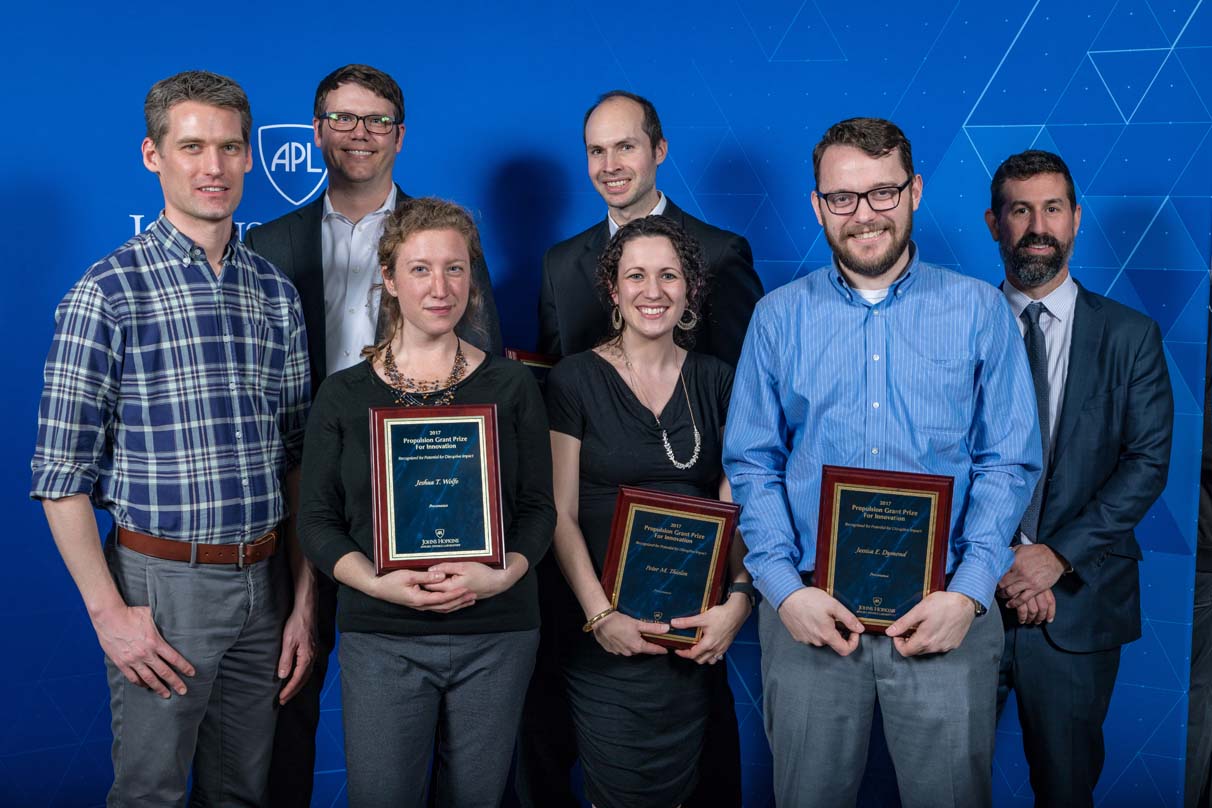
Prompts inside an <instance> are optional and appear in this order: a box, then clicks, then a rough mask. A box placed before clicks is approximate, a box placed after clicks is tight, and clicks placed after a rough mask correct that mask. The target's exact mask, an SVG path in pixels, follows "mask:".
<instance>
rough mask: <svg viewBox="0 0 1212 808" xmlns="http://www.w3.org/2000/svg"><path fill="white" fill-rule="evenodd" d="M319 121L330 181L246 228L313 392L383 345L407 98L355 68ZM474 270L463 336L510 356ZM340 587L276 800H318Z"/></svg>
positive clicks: (323, 591) (328, 584)
mask: <svg viewBox="0 0 1212 808" xmlns="http://www.w3.org/2000/svg"><path fill="white" fill-rule="evenodd" d="M312 126H313V128H314V129H315V143H316V146H317V147H319V149H320V150H321V153H322V154H323V156H324V165H325V166H326V167H327V168H328V188H327V190H326V191H325V193H324V194H323V195H322V196H320V197H319V198H318V199H316V201H315V202H312V203H311V204H309V205H307V206H305V207H302V208H298V209H297V210H293V211H291V212H290V213H287V214H286V215H284V216H282V217H280V218H277V219H274V220H273V221H272V222H267V223H265V224H263V225H261V226H260V227H256V228H253V229H251V230H249V231H248V235H247V236H246V237H245V242H246V243H247V244H248V246H249V247H250V248H252V249H253V250H254V251H255V252H258V253H260V254H261V255H262V256H264V257H265V258H268V259H269V260H270V261H271V262H272V263H273V264H274V265H275V266H277V267H278V268H279V269H280V270H282V272H283V273H285V275H286V276H287V277H288V278H290V279H291V280H292V281H293V282H294V284H295V287H296V288H297V289H298V290H299V297H300V298H301V299H302V303H303V318H304V320H305V321H306V324H307V334H308V350H309V353H310V356H311V376H312V390H313V391H314V390H316V389H318V388H319V386H320V382H321V381H322V380H323V379H324V378H325V377H326V376H327V375H328V374H330V373H335V372H336V371H338V370H342V369H343V368H347V367H349V366H351V365H353V364H356V363H357V362H359V361H361V350H362V348H363V347H364V346H366V345H371V344H373V343H374V342H375V336H376V333H377V329H378V322H377V314H378V309H379V305H378V300H377V298H376V296H375V293H374V285H375V284H376V283H378V282H379V281H380V275H379V259H378V245H379V237H380V235H381V234H382V232H383V224H384V222H385V221H386V219H387V217H388V216H389V215H390V214H391V212H392V211H393V210H395V209H396V208H399V207H401V206H403V205H406V204H408V200H409V198H410V197H409V196H408V195H407V194H405V193H404V191H403V190H401V189H400V187H399V186H397V185H395V184H394V183H393V182H392V169H393V168H394V166H395V161H396V155H397V154H398V153H399V151H400V147H401V146H402V145H403V143H404V95H403V93H402V92H401V91H400V85H399V84H397V83H396V81H395V79H393V78H392V77H391V76H389V75H387V74H386V73H384V72H383V71H381V70H377V69H375V68H373V67H369V66H367V65H357V64H354V65H346V66H345V67H341V68H338V69H337V70H335V71H333V72H332V73H330V74H329V75H328V76H326V77H325V78H324V80H323V81H321V82H320V86H319V87H318V88H317V89H316V99H315V111H314V119H313V120H312ZM472 277H473V278H474V282H475V284H476V285H477V286H478V287H479V289H480V291H481V292H482V295H483V302H484V305H483V306H482V319H481V321H479V322H476V323H467V322H464V323H461V324H460V326H459V329H458V333H459V335H460V336H461V337H463V338H464V339H466V340H468V341H469V342H471V343H473V344H474V345H476V346H477V347H479V348H481V349H482V350H484V351H488V352H491V353H497V354H499V353H501V327H500V322H499V321H498V319H497V308H496V303H495V301H494V299H493V295H492V282H491V280H490V279H489V276H488V270H487V268H486V267H485V266H484V264H483V263H482V262H479V263H477V264H476V265H475V266H473V267H472ZM335 616H336V584H334V583H333V582H332V581H331V580H329V579H328V578H326V577H324V576H319V580H318V581H317V614H316V630H317V646H318V647H317V649H316V663H315V669H314V670H313V672H312V676H311V679H310V680H309V681H308V684H307V686H306V688H305V689H304V690H303V691H302V692H300V693H299V695H298V696H296V697H295V698H294V700H293V701H290V702H288V703H287V704H286V705H285V706H284V707H282V709H281V710H280V711H279V713H278V721H277V729H276V732H275V736H274V754H273V761H272V764H271V767H270V779H269V804H270V805H272V806H275V808H278V807H279V806H299V807H300V808H306V806H308V805H310V804H311V791H312V780H313V776H314V769H315V760H316V727H317V726H319V722H320V693H321V690H322V688H323V686H324V677H325V673H326V672H327V670H328V657H329V654H330V653H331V651H332V649H333V646H334V644H335V642H336V629H335Z"/></svg>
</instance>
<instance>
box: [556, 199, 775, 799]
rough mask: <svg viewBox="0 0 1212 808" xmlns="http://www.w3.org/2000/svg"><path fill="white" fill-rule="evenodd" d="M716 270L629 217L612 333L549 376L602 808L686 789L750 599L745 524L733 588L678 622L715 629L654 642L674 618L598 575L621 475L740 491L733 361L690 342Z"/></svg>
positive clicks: (571, 688)
mask: <svg viewBox="0 0 1212 808" xmlns="http://www.w3.org/2000/svg"><path fill="white" fill-rule="evenodd" d="M705 282H706V278H705V268H704V263H703V259H702V255H701V253H700V251H699V247H698V245H697V244H696V243H695V242H694V240H693V239H691V238H689V237H688V236H686V235H685V234H684V233H683V232H682V230H681V229H680V228H679V227H678V226H677V225H676V224H674V223H672V222H670V221H669V220H668V219H665V218H663V217H660V216H650V217H647V218H643V219H637V220H635V221H633V222H631V223H629V224H627V225H625V226H624V227H622V228H621V229H620V230H619V231H618V233H617V234H616V235H615V236H614V238H613V239H612V240H611V242H610V244H609V246H608V247H607V248H606V251H605V253H604V254H603V255H602V258H601V260H600V262H599V268H598V285H599V287H600V288H601V290H602V291H603V292H604V293H606V294H607V295H608V296H609V299H610V300H611V302H612V303H613V308H612V311H611V323H612V330H611V333H610V335H609V336H608V337H607V339H606V340H605V341H604V342H603V343H602V344H601V345H599V346H598V347H597V348H594V349H593V350H592V351H586V352H584V353H580V354H576V355H574V356H570V357H567V358H565V359H564V360H563V361H561V362H560V363H559V364H558V365H556V366H555V368H554V369H553V370H552V371H551V373H550V375H548V377H547V382H546V384H547V411H548V418H549V420H550V423H551V448H552V458H553V467H554V493H555V501H556V511H557V522H556V534H555V544H554V548H555V553H556V558H557V560H558V561H559V564H560V569H561V570H562V571H563V573H564V577H565V578H566V579H567V581H568V583H569V585H570V587H571V589H572V592H573V594H575V596H576V600H577V602H578V604H579V606H580V609H581V611H582V612H583V614H584V617H585V620H586V622H585V624H584V626H578V627H577V628H576V629H575V630H574V632H566V633H565V636H564V641H563V642H562V643H561V647H562V649H563V651H562V657H563V658H562V663H563V667H564V673H565V680H566V684H567V688H568V699H569V703H570V705H571V708H572V714H573V720H574V723H575V725H576V731H577V744H578V749H579V752H580V755H581V763H582V768H583V769H584V772H585V789H586V793H587V795H588V796H589V798H590V799H591V800H592V801H593V803H594V805H596V806H598V808H617V807H621V806H644V808H663V807H665V806H676V805H680V804H681V802H682V801H683V800H685V799H686V798H687V797H688V796H689V794H690V792H691V791H692V790H693V788H694V785H695V782H696V781H697V777H698V772H697V764H698V760H699V755H700V752H701V749H702V744H703V733H704V729H705V726H706V720H707V712H708V703H707V699H708V693H709V681H708V677H707V676H706V670H705V669H704V668H702V667H701V666H704V665H714V664H716V663H718V662H719V661H720V660H721V658H722V657H723V654H724V652H725V651H726V650H727V649H728V646H729V645H730V644H731V643H732V640H733V638H734V637H735V636H736V633H737V631H738V630H739V629H740V627H741V624H742V623H744V621H745V619H746V618H747V617H748V616H749V612H750V609H751V608H752V603H751V601H750V597H749V593H750V592H752V586H751V585H748V581H749V576H748V573H746V572H745V571H744V567H743V566H742V564H741V558H742V557H743V555H744V546H743V544H742V543H741V541H740V540H739V536H738V537H737V538H736V540H735V541H734V542H733V552H732V557H731V559H730V561H731V563H730V571H729V577H728V580H729V581H731V582H733V585H732V586H730V587H729V595H728V597H727V599H726V601H725V602H724V603H722V604H720V605H718V606H715V607H714V608H712V609H709V610H708V611H707V612H705V613H703V614H702V615H698V616H694V617H689V618H678V619H675V620H673V621H671V622H672V625H673V626H674V627H675V628H690V627H696V626H701V627H702V628H703V634H702V639H701V640H700V641H699V642H698V643H697V644H696V645H694V646H693V647H691V648H687V649H681V650H677V651H675V652H672V653H670V652H667V651H666V649H665V648H663V647H661V646H659V645H656V644H654V643H652V642H649V641H648V640H646V639H645V638H644V637H643V636H642V632H644V633H663V632H665V631H668V630H669V625H668V624H663V623H641V622H640V621H638V620H635V619H633V618H631V617H629V616H627V615H625V614H622V613H619V612H615V611H613V610H612V609H611V608H610V600H609V598H608V597H607V596H606V593H605V592H604V591H603V590H602V586H601V584H600V582H599V581H600V578H601V573H602V565H603V562H604V560H605V555H606V547H607V543H608V540H609V533H610V523H611V518H612V515H613V512H614V505H615V497H616V496H617V493H618V486H620V485H632V486H639V487H641V488H649V489H654V490H658V491H667V492H674V493H680V494H691V495H694V496H700V497H712V498H715V497H719V498H722V499H727V498H728V497H729V489H728V482H727V480H726V479H724V476H723V471H722V468H721V466H720V451H721V443H722V437H723V429H724V419H725V414H726V412H727V408H728V399H729V396H730V395H731V392H732V370H731V368H729V367H728V366H727V365H726V364H724V363H723V362H721V361H719V360H717V359H715V358H714V357H711V356H706V355H702V354H696V353H693V352H689V351H687V350H686V349H685V348H683V347H681V346H680V345H679V344H678V342H680V341H683V340H684V339H685V336H684V335H686V334H688V333H689V332H690V330H691V329H692V328H693V327H694V325H695V322H696V318H697V316H698V304H699V301H700V300H701V298H702V294H703V288H704V286H705ZM734 587H739V588H737V589H735V591H734Z"/></svg>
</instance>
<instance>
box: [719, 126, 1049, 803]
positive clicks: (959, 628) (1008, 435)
mask: <svg viewBox="0 0 1212 808" xmlns="http://www.w3.org/2000/svg"><path fill="white" fill-rule="evenodd" d="M813 167H814V171H815V175H816V186H817V187H816V190H814V191H813V193H812V204H813V208H814V210H815V212H816V216H817V220H818V221H819V222H820V223H821V226H822V227H823V228H824V230H825V236H826V238H827V239H828V242H829V245H830V247H831V248H832V249H833V253H834V262H833V264H832V265H830V266H827V267H823V268H821V269H819V270H817V271H815V272H812V273H810V274H808V275H807V276H805V277H803V278H800V279H799V280H797V281H794V282H792V283H790V284H787V285H786V286H784V287H782V288H781V289H778V290H776V291H774V292H772V293H771V294H769V295H767V296H766V297H765V298H764V299H763V300H762V301H761V302H760V303H759V304H758V307H757V310H756V311H755V313H754V316H753V321H752V323H751V325H750V327H749V333H748V335H747V336H746V339H745V347H744V350H743V351H742V354H741V360H740V364H739V365H738V367H737V375H736V383H735V387H734V390H733V398H732V406H731V408H730V411H729V417H728V427H727V430H726V434H725V446H724V466H725V470H726V472H727V474H728V478H729V480H730V481H731V482H732V486H733V490H734V492H736V497H737V500H738V501H739V502H741V503H742V504H743V505H744V511H743V513H742V516H741V530H742V532H743V533H744V535H745V541H746V543H747V544H748V545H749V555H748V557H747V558H746V565H747V566H748V568H749V570H750V572H752V573H753V577H754V582H755V584H756V585H757V587H758V589H759V590H761V592H762V594H763V595H764V596H765V600H764V602H763V605H762V611H761V618H760V621H761V628H760V631H761V643H762V683H763V701H764V707H765V721H766V733H767V736H768V738H769V740H770V745H771V748H772V750H773V754H774V779H775V795H776V799H777V800H778V802H779V804H781V805H787V806H815V805H819V806H829V807H830V808H832V807H833V806H839V805H847V804H851V805H852V804H854V801H855V799H856V796H857V794H858V790H859V785H860V783H861V780H862V774H863V767H864V762H865V760H866V754H867V743H868V738H869V735H870V729H871V720H872V715H873V712H874V708H875V704H876V701H877V700H878V702H879V705H880V708H881V711H882V713H883V718H884V731H885V734H886V736H887V738H888V746H889V751H890V752H891V753H892V759H893V762H894V764H895V766H896V772H897V782H898V786H899V789H900V795H901V800H902V803H903V804H904V805H905V806H931V807H932V808H937V807H938V806H965V808H967V807H968V806H980V805H988V804H989V803H990V800H991V770H992V758H993V737H994V724H995V713H996V695H997V677H998V660H999V658H1000V655H1001V649H1002V626H1001V618H1000V616H999V613H998V610H997V609H992V610H990V609H989V607H990V606H991V605H992V604H993V602H994V590H995V589H996V587H997V583H998V580H999V579H1000V578H1001V577H1002V575H1003V574H1005V572H1006V571H1007V570H1008V569H1009V568H1010V565H1011V562H1012V560H1013V556H1012V553H1011V551H1010V548H1009V547H1008V544H1009V536H1010V535H1011V534H1012V533H1013V531H1014V526H1015V525H1017V524H1018V522H1019V519H1020V517H1021V516H1022V513H1023V510H1024V508H1025V507H1026V505H1027V502H1028V500H1029V499H1030V496H1031V491H1032V489H1033V487H1034V485H1035V481H1036V479H1037V477H1038V475H1039V471H1040V463H1041V460H1040V439H1039V425H1038V422H1037V415H1036V407H1035V394H1034V392H1033V388H1032V385H1031V375H1030V371H1029V370H1028V366H1027V359H1026V355H1025V352H1024V349H1023V343H1022V339H1021V337H1020V335H1019V331H1018V328H1017V327H1016V325H1015V323H1014V320H1013V318H1012V317H1011V315H1010V312H1009V310H1008V308H1007V306H1006V304H1005V301H1004V300H1003V298H1002V296H1001V294H1000V293H999V292H998V290H997V289H995V288H993V287H992V286H990V285H988V284H986V283H984V282H982V281H978V280H975V279H972V278H968V277H965V276H963V275H959V274H956V273H954V272H951V271H949V270H945V269H942V268H941V267H936V266H932V265H930V264H927V263H925V262H924V261H921V260H920V258H919V256H918V255H917V249H916V247H915V245H914V244H913V243H912V242H911V241H910V240H909V237H910V234H911V233H912V227H913V211H914V210H916V209H917V207H918V205H919V204H920V202H921V198H922V178H921V177H920V176H918V175H916V174H914V171H913V160H912V153H911V151H910V144H909V141H908V140H907V139H906V138H905V135H904V133H902V132H901V130H900V129H899V128H898V127H897V126H896V125H894V124H892V123H890V122H888V121H884V120H880V119H875V118H855V119H851V120H847V121H842V122H841V123H838V124H835V125H834V126H833V127H831V128H830V129H829V130H828V131H827V132H826V133H825V136H824V137H823V138H822V140H821V142H820V143H818V144H817V146H816V148H815V150H814V152H813ZM824 464H831V465H839V466H849V467H856V468H862V469H871V470H895V471H907V472H917V473H928V474H938V475H947V476H950V477H952V478H954V486H955V487H954V498H953V505H952V510H951V534H950V546H949V548H948V559H947V573H948V578H947V581H948V583H947V587H946V590H945V591H940V592H935V593H932V594H930V595H928V596H927V597H925V598H924V599H923V600H922V601H921V602H920V603H918V604H917V605H916V606H914V607H913V608H912V609H911V610H910V611H909V612H908V613H906V614H905V615H903V616H902V617H901V618H899V619H898V620H896V621H895V622H894V623H893V624H892V625H891V626H889V627H888V628H887V635H886V636H877V635H874V634H867V635H864V633H863V626H862V624H861V623H860V622H859V621H858V619H857V618H856V617H855V616H854V614H852V613H851V612H850V611H849V610H847V609H846V608H845V607H844V606H842V604H841V603H839V602H838V601H837V600H835V599H834V598H833V597H831V596H830V595H828V594H827V593H826V592H825V591H824V590H823V589H820V588H817V587H816V586H814V585H813V578H812V572H813V567H814V566H815V558H816V530H817V519H818V514H819V501H820V486H821V466H822V465H824Z"/></svg>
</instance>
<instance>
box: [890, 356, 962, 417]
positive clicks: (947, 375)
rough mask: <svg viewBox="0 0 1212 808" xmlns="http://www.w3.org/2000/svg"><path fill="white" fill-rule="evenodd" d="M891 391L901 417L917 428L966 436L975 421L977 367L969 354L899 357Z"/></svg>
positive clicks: (891, 396)
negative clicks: (974, 398) (974, 401)
mask: <svg viewBox="0 0 1212 808" xmlns="http://www.w3.org/2000/svg"><path fill="white" fill-rule="evenodd" d="M898 358H899V360H900V361H898V362H896V363H895V367H896V370H895V371H894V374H893V382H894V384H893V386H892V389H891V390H890V391H889V397H890V398H891V400H892V402H893V405H894V406H895V407H896V409H895V410H894V412H896V413H897V415H898V419H899V420H901V421H902V422H903V423H907V424H909V425H910V426H911V427H913V428H914V429H922V430H926V431H929V432H940V433H946V434H949V435H953V436H962V435H964V434H966V433H967V432H968V429H969V427H970V426H971V425H972V410H973V387H974V379H973V367H974V362H973V360H971V359H968V358H966V357H933V356H927V355H923V354H918V353H912V352H910V353H908V354H906V355H903V356H901V357H898Z"/></svg>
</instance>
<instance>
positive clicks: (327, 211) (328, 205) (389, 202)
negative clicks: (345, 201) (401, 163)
mask: <svg viewBox="0 0 1212 808" xmlns="http://www.w3.org/2000/svg"><path fill="white" fill-rule="evenodd" d="M395 209H396V184H395V183H394V182H393V183H392V184H391V190H390V191H388V192H387V198H386V199H384V200H383V204H382V205H379V207H377V208H376V209H374V210H372V211H371V212H370V213H368V214H366V218H368V219H369V218H370V217H372V216H382V215H384V214H387V213H391V212H392V211H393V210H395ZM323 218H324V220H325V221H328V220H329V219H330V218H340V219H344V220H345V221H347V222H348V221H349V217H348V216H346V215H345V214H344V213H341V212H340V211H338V210H336V209H334V208H333V206H332V200H331V199H329V198H328V191H325V192H324V216H323Z"/></svg>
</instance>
